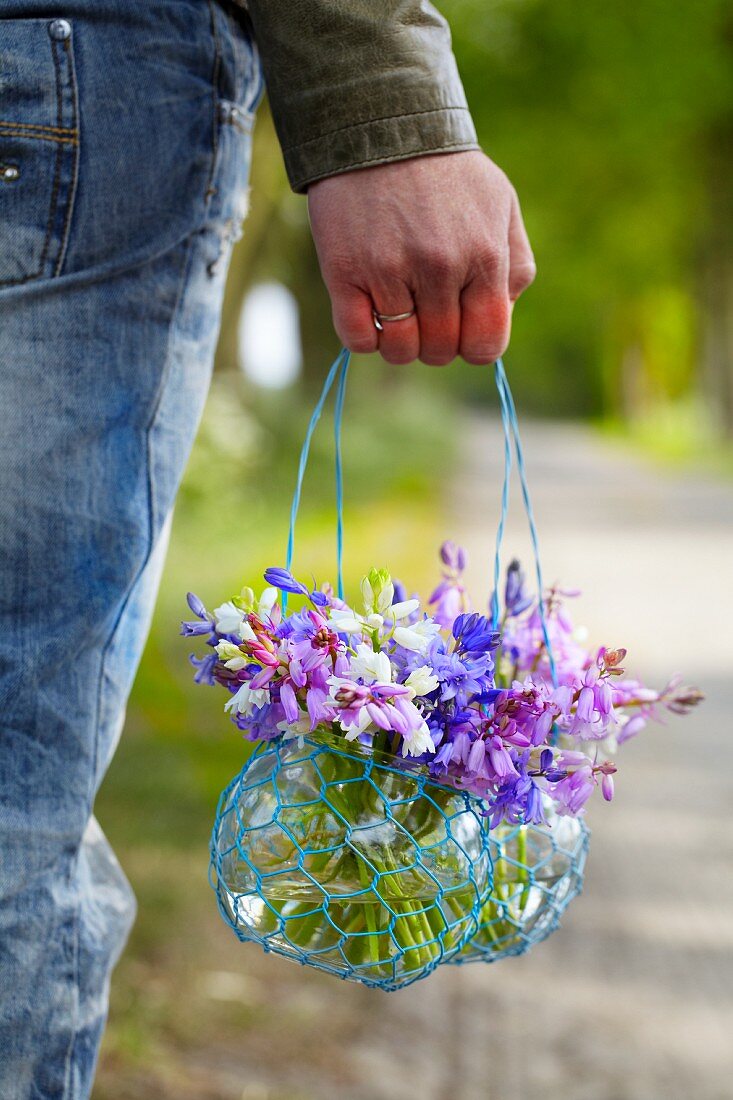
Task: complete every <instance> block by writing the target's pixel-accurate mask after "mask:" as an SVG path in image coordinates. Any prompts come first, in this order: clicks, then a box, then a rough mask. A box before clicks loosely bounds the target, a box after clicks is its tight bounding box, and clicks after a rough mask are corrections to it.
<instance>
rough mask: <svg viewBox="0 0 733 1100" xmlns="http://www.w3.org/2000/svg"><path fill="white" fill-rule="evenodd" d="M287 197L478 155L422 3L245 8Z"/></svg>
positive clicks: (269, 3)
mask: <svg viewBox="0 0 733 1100" xmlns="http://www.w3.org/2000/svg"><path fill="white" fill-rule="evenodd" d="M246 6H247V10H248V12H249V15H250V19H251V22H252V26H253V30H254V36H255V40H256V42H257V46H258V49H259V52H260V56H261V58H262V64H263V68H264V73H265V81H266V84H267V90H268V95H269V100H270V107H271V109H272V114H273V118H274V121H275V127H276V129H277V134H278V137H279V140H280V144H281V146H282V151H283V156H284V159H285V167H286V169H287V173H288V178H289V180H290V184H291V187H292V188H293V190H294V191H299V192H305V191H306V190H307V188H308V184H310V183H313V182H314V181H315V180H318V179H321V178H323V177H324V176H332V175H335V174H337V173H339V172H348V171H350V170H351V169H354V168H363V167H366V166H367V165H371V164H383V163H386V162H388V161H394V160H402V159H405V158H407V157H414V156H419V155H420V154H424V153H438V152H447V151H450V150H461V149H477V148H478V147H479V146H478V143H477V140H476V131H475V129H474V126H473V121H472V119H471V115H470V114H469V111H468V107H467V104H466V97H465V94H464V91H463V86H462V84H461V79H460V77H459V75H458V69H457V67H456V62H455V58H454V57H453V53H452V51H451V40H450V31H449V28H448V24H447V22H446V21H445V19H444V18H443V16H442V15H440V14H439V12H438V11H436V9H435V8H434V7H433V6H432V4H430V3H428V0H248V2H247V5H246Z"/></svg>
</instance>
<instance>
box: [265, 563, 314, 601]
mask: <svg viewBox="0 0 733 1100" xmlns="http://www.w3.org/2000/svg"><path fill="white" fill-rule="evenodd" d="M265 580H266V581H267V583H268V584H271V585H272V586H273V588H279V589H280V591H281V592H292V593H293V595H295V596H307V595H308V589H307V588H306V587H305V585H304V584H301V583H300V581H296V579H295V577H294V576H293V574H292V573H291V572H290V570H289V569H280V568H279V567H278V566H271V567H270V568H269V569H266V570H265Z"/></svg>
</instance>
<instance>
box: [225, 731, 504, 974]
mask: <svg viewBox="0 0 733 1100" xmlns="http://www.w3.org/2000/svg"><path fill="white" fill-rule="evenodd" d="M490 848H491V843H490V836H489V832H488V830H487V829H486V827H485V821H484V819H483V818H482V815H481V804H480V802H479V800H478V799H476V798H475V797H474V796H472V795H470V794H468V793H467V792H465V791H457V790H455V789H452V788H450V787H447V786H445V785H441V784H438V783H435V782H433V781H431V779H430V778H429V776H428V775H427V774H426V773H425V772H424V769H421V768H416V767H415V766H410V765H407V766H405V765H404V764H403V763H402V761H401V760H398V759H395V758H390V757H388V756H387V754H384V753H380V754H373V753H370V752H369V751H368V750H365V749H363V748H362V747H361V746H359V745H358V744H353V745H352V744H349V743H348V742H346V743H345V742H344V739H343V737H340V738H336V737H334V738H333V740H330V739H328V738H321V737H319V738H318V740H315V739H313V738H311V737H303V738H294V739H292V740H284V741H281V740H277V741H272V742H269V743H266V744H260V745H258V746H257V748H256V749H255V751H254V752H253V754H252V756H251V757H250V759H249V760H248V761H247V763H246V764H245V766H244V767H243V769H242V771H241V772H240V773H239V775H238V776H236V778H235V779H234V780H233V781H232V782H231V783H230V784H229V786H228V787H227V788H226V789H225V790H224V792H223V793H222V796H221V799H220V802H219V807H218V810H217V815H216V820H215V824H214V829H213V832H212V838H211V863H210V871H211V883H212V886H213V887H214V889H215V891H216V894H217V899H218V904H219V909H220V912H221V914H222V916H223V918H224V920H225V921H226V923H227V924H228V925H229V926H230V927H231V928H232V929H233V930H234V932H235V933H236V935H237V936H238V937H239V939H240V940H243V941H250V942H253V943H258V944H259V945H260V946H261V947H262V948H263V949H264V950H265V951H271V952H274V953H276V954H279V955H283V956H286V957H288V958H290V959H293V960H295V961H297V962H300V963H302V964H306V965H309V966H312V967H315V968H317V969H318V970H322V971H326V972H327V973H330V974H334V975H337V976H338V977H341V978H343V979H346V980H350V981H357V982H361V983H363V984H364V985H367V986H371V987H375V988H380V989H384V990H396V989H399V988H401V987H404V986H406V985H409V984H410V983H411V982H413V981H416V980H417V979H418V978H423V977H426V976H427V975H428V974H429V973H431V972H432V971H433V970H434V969H435V968H436V967H437V966H438V965H439V964H441V963H444V962H448V961H450V960H451V959H452V958H453V957H455V956H457V955H458V953H459V952H460V951H461V950H462V949H463V948H464V947H465V946H466V944H467V943H468V942H469V941H470V940H471V939H472V937H473V936H474V935H475V933H476V932H477V930H478V927H479V922H480V915H481V913H482V912H484V911H485V908H486V905H487V903H488V901H489V898H490V894H491V886H492V861H491V854H490Z"/></svg>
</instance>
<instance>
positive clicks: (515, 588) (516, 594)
mask: <svg viewBox="0 0 733 1100" xmlns="http://www.w3.org/2000/svg"><path fill="white" fill-rule="evenodd" d="M524 584H525V576H524V572H523V571H522V567H521V565H520V564H519V562H518V561H517V560H516V559H515V560H514V561H512V562H510V563H509V567H508V569H507V571H506V585H505V587H504V607H505V609H506V613H507V615H512V616H516V615H521V614H522V612H523V611H526V610H527V608H528V607H531V606H532V603H533V600H532V597H531V596H528V595H527V594H526V592H525V591H524Z"/></svg>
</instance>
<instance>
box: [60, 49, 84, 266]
mask: <svg viewBox="0 0 733 1100" xmlns="http://www.w3.org/2000/svg"><path fill="white" fill-rule="evenodd" d="M63 48H64V50H65V51H66V54H67V58H66V64H67V66H68V70H69V91H70V94H71V121H72V122H73V124H74V132H75V133H76V134H77V136H78V134H79V89H78V85H77V82H76V64H75V61H74V55H73V52H72V49H73V47H72V44H71V39H67V40H66V41H65V42H64V45H63ZM73 157H74V164H73V168H72V172H71V180H70V182H69V193H68V195H67V197H66V211H65V214H64V221H63V225H62V226H61V233H60V239H59V253H58V256H57V257H56V264H55V267H54V275H60V274H61V269H62V267H63V264H64V260H65V259H66V247H67V245H68V243H69V231H70V229H71V217H72V214H73V212H74V205H75V200H76V188H77V184H78V182H79V141H78V140H77V141H76V142H75V143H74V150H73Z"/></svg>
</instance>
